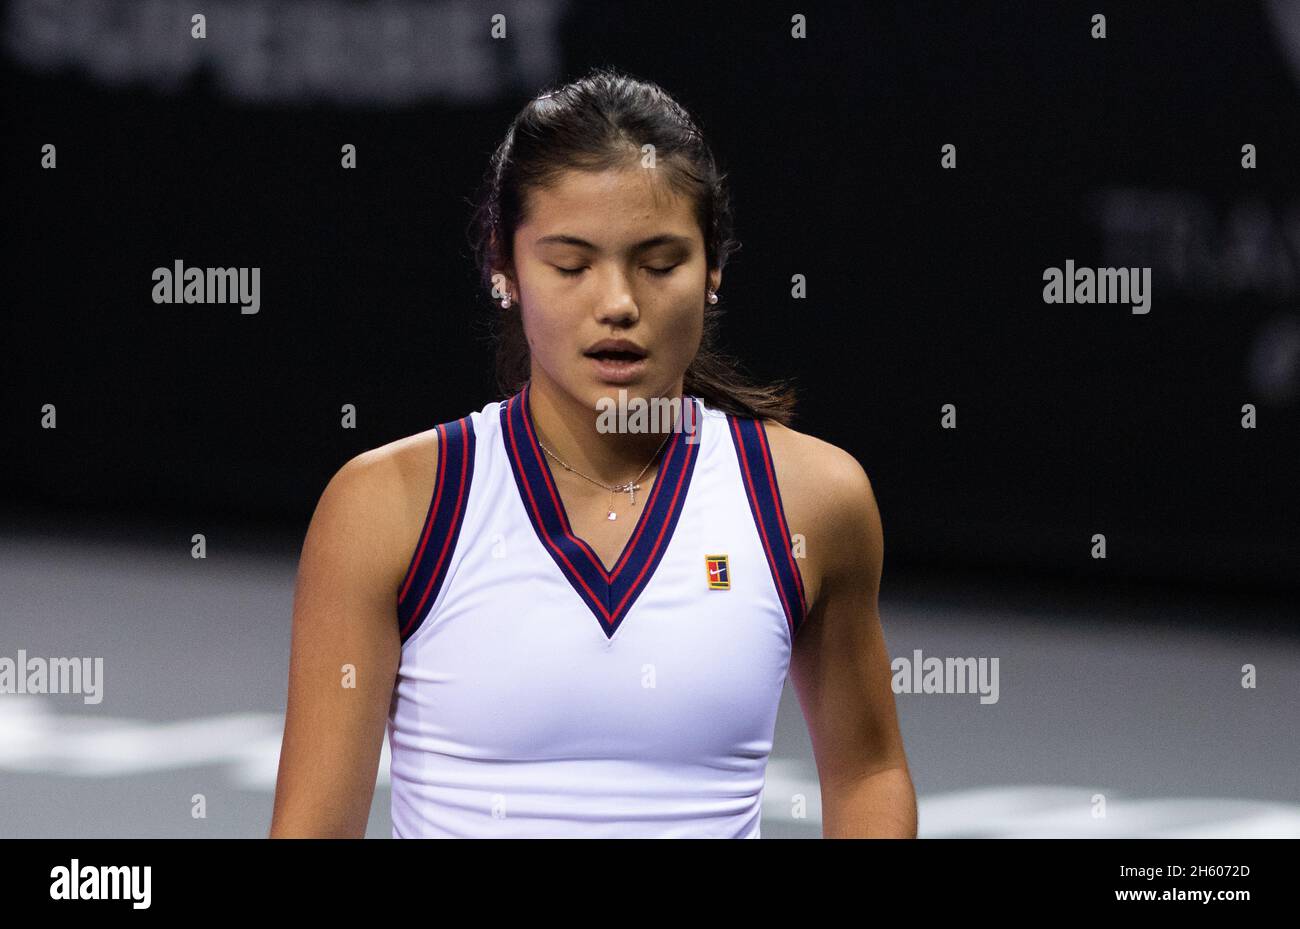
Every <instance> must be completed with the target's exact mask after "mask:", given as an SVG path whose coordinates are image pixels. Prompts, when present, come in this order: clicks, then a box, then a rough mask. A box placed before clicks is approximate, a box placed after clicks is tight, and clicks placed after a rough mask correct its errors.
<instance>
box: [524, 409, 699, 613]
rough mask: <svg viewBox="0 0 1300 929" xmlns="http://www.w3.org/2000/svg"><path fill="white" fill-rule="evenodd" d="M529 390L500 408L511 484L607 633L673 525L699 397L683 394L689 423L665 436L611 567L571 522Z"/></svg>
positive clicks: (686, 483) (644, 580)
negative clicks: (652, 478) (651, 477)
mask: <svg viewBox="0 0 1300 929" xmlns="http://www.w3.org/2000/svg"><path fill="white" fill-rule="evenodd" d="M530 391H531V385H525V386H524V388H523V389H522V390H521V391H519V393H517V394H515V395H514V396H513V397H511V398H510V400H509V401H507V402H506V403H503V404H502V405H501V439H502V442H503V444H504V445H505V449H506V457H507V458H508V459H509V461H510V467H511V470H512V471H513V472H514V476H515V485H516V486H517V487H518V488H519V497H520V500H521V501H522V502H523V504H524V510H525V511H526V512H527V513H528V519H529V521H530V522H531V523H532V524H533V531H534V532H536V534H537V538H538V541H540V542H541V543H542V547H543V548H545V549H546V551H547V552H548V553H550V556H551V558H552V559H553V560H554V561H555V564H556V566H557V567H558V568H559V569H560V571H561V573H563V574H564V576H565V577H566V578H568V580H569V583H570V585H572V587H573V589H574V591H576V592H577V594H578V596H579V597H581V598H582V601H583V602H584V603H586V604H587V607H588V608H589V609H590V610H591V612H592V614H593V615H594V616H595V617H596V620H597V621H598V622H599V623H600V627H601V629H602V631H604V633H605V635H606V636H608V637H612V636H613V635H614V633H615V632H616V631H617V630H618V627H619V626H620V625H621V624H622V622H623V619H624V618H625V617H626V616H627V614H628V612H629V611H630V610H631V609H632V604H634V603H635V602H636V599H637V597H638V596H640V594H641V591H642V590H644V589H645V587H646V585H647V584H649V582H650V578H651V577H653V575H654V571H655V569H656V568H657V567H658V566H659V562H660V561H662V560H663V555H664V551H665V550H666V549H667V548H668V543H669V541H670V540H671V539H672V536H673V530H674V529H676V527H677V520H678V519H679V517H680V516H681V513H682V508H683V506H684V505H685V501H686V493H687V490H688V489H689V488H690V483H691V476H692V475H693V474H694V472H695V462H696V461H697V460H698V459H699V449H700V435H701V423H702V420H703V417H702V416H700V415H699V409H698V407H697V405H696V404H697V401H696V399H695V398H694V397H689V398H686V399H689V400H690V401H691V402H690V403H689V404H685V405H684V406H683V419H684V420H688V421H687V422H684V423H683V424H682V428H681V429H679V430H678V431H676V432H674V433H673V434H672V435H671V436H669V438H668V441H667V443H666V445H665V449H664V452H663V458H662V460H661V462H660V465H659V472H658V474H657V475H656V476H655V481H654V486H653V487H652V488H651V489H650V496H649V498H647V499H646V500H645V502H644V503H643V504H642V510H641V515H640V517H638V519H637V523H636V527H635V528H634V529H633V530H632V535H631V536H630V537H629V538H628V541H627V543H626V544H625V545H624V547H623V552H622V554H621V555H620V556H619V559H618V561H617V562H616V563H615V565H614V569H613V570H612V571H608V570H606V568H605V566H604V564H602V563H601V560H600V558H599V557H598V556H597V555H596V553H595V551H594V550H593V549H592V547H591V546H590V545H589V544H588V543H587V542H586V541H584V540H583V539H581V538H580V537H579V536H578V535H577V534H576V533H575V532H574V531H573V529H572V527H571V526H570V524H569V518H568V514H567V513H565V511H564V501H563V500H562V499H561V498H560V494H559V491H558V490H557V489H556V486H555V478H554V476H553V474H552V473H551V466H550V464H549V462H548V461H547V458H546V454H545V453H544V452H543V451H542V448H541V445H540V443H539V442H538V439H537V434H536V431H535V430H534V428H533V424H532V412H531V405H530V403H529V400H528V395H529V393H530ZM692 432H693V433H694V436H693V438H692V436H691V434H692Z"/></svg>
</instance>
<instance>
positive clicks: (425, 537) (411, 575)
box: [397, 424, 447, 604]
mask: <svg viewBox="0 0 1300 929" xmlns="http://www.w3.org/2000/svg"><path fill="white" fill-rule="evenodd" d="M435 428H436V429H437V430H438V463H437V468H438V479H437V481H435V482H434V491H433V505H432V506H431V507H429V513H428V515H427V516H425V518H424V532H422V533H421V534H420V545H419V548H417V549H416V551H415V560H414V561H412V562H411V566H410V567H409V568H407V569H406V580H405V582H403V584H402V592H401V593H400V594H398V595H397V602H398V603H399V604H400V603H401V602H402V601H403V600H405V599H406V593H407V590H408V589H409V588H410V586H411V581H413V580H415V574H416V572H417V571H418V570H419V568H420V560H421V559H422V558H423V557H424V547H425V545H427V544H428V542H429V533H430V532H432V531H433V521H434V520H435V519H437V517H438V503H439V501H440V500H441V499H442V482H443V478H444V477H445V475H446V472H447V466H446V463H445V462H444V461H443V453H444V451H445V450H446V448H447V445H446V442H444V441H443V428H442V425H441V424H439V425H438V426H436V427H435Z"/></svg>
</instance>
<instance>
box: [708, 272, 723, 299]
mask: <svg viewBox="0 0 1300 929" xmlns="http://www.w3.org/2000/svg"><path fill="white" fill-rule="evenodd" d="M721 289H722V269H721V268H714V269H712V270H711V271H709V290H712V291H713V292H714V293H716V292H717V291H719V290H721Z"/></svg>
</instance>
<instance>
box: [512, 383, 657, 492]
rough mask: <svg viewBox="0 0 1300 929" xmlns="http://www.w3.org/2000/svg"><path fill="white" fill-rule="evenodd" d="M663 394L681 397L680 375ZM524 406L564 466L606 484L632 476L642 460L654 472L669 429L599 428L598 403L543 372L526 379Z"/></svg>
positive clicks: (640, 467)
mask: <svg viewBox="0 0 1300 929" xmlns="http://www.w3.org/2000/svg"><path fill="white" fill-rule="evenodd" d="M615 396H617V394H616V393H615ZM657 396H658V395H657ZM662 396H663V397H665V398H666V399H671V398H673V397H681V396H682V385H681V381H678V383H677V385H676V388H675V390H673V391H671V392H669V393H667V394H664V395H662ZM630 399H631V398H630V397H629V400H630ZM528 410H529V413H530V414H531V416H532V420H533V428H534V429H536V430H537V434H538V438H539V439H540V440H541V442H542V444H543V445H545V446H546V448H549V449H550V450H551V451H552V452H554V453H555V454H556V455H557V456H558V457H559V458H561V459H562V460H563V461H565V462H566V463H567V464H568V465H569V467H571V468H576V469H577V470H578V471H580V472H582V473H583V474H586V475H587V476H588V477H592V478H594V479H596V480H598V481H602V482H603V483H606V484H621V483H623V482H625V481H630V480H633V479H634V478H636V476H637V475H638V474H640V473H641V469H643V468H645V467H646V465H647V464H649V465H650V467H649V468H648V469H647V470H646V476H649V475H651V474H653V473H654V472H655V469H656V465H655V464H652V463H651V462H652V461H654V460H657V456H656V452H658V451H659V450H660V449H661V448H666V447H667V443H666V442H665V441H664V440H665V439H668V441H671V439H670V438H669V437H670V436H671V434H672V433H671V432H601V431H600V430H599V429H598V428H597V423H598V417H599V415H600V411H599V410H598V409H596V408H595V407H588V406H587V405H586V404H585V403H583V402H582V401H581V400H578V399H577V398H575V397H573V396H572V395H571V394H568V393H566V392H564V391H562V390H559V389H557V388H556V387H555V386H554V385H552V384H551V383H550V382H549V381H547V380H545V379H543V378H538V377H533V378H532V379H531V380H530V382H529V388H528ZM660 425H661V426H662V425H663V424H660ZM643 479H644V478H643Z"/></svg>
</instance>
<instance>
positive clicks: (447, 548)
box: [407, 418, 469, 625]
mask: <svg viewBox="0 0 1300 929" xmlns="http://www.w3.org/2000/svg"><path fill="white" fill-rule="evenodd" d="M456 422H457V423H458V424H460V423H464V422H465V420H464V419H463V418H462V419H458V420H457V421H456ZM467 428H468V426H462V429H467ZM468 460H469V442H468V441H462V442H461V443H460V486H459V487H458V488H457V489H456V508H455V509H454V510H452V513H451V522H450V523H448V525H447V529H448V531H447V538H445V539H444V540H443V542H442V551H440V552H439V553H438V560H437V562H435V563H434V566H433V571H431V572H430V573H429V583H428V584H426V585H425V588H424V596H423V597H421V598H420V602H419V604H418V605H417V606H416V608H415V612H414V613H412V614H411V618H410V620H408V623H407V624H408V625H409V624H410V623H413V622H415V619H416V617H418V616H419V615H420V614H421V612H422V611H423V610H424V602H425V601H426V600H428V599H429V594H430V593H432V592H433V585H434V583H435V582H436V581H437V579H438V575H440V574H441V573H442V565H443V562H445V561H446V560H447V556H448V555H449V554H450V552H451V540H452V538H453V537H454V536H455V535H456V533H455V531H454V529H455V527H456V525H457V524H458V523H459V522H460V517H461V509H462V507H463V506H464V505H465V482H466V480H468V478H469V468H468V467H467V466H466V465H467V463H468Z"/></svg>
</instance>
